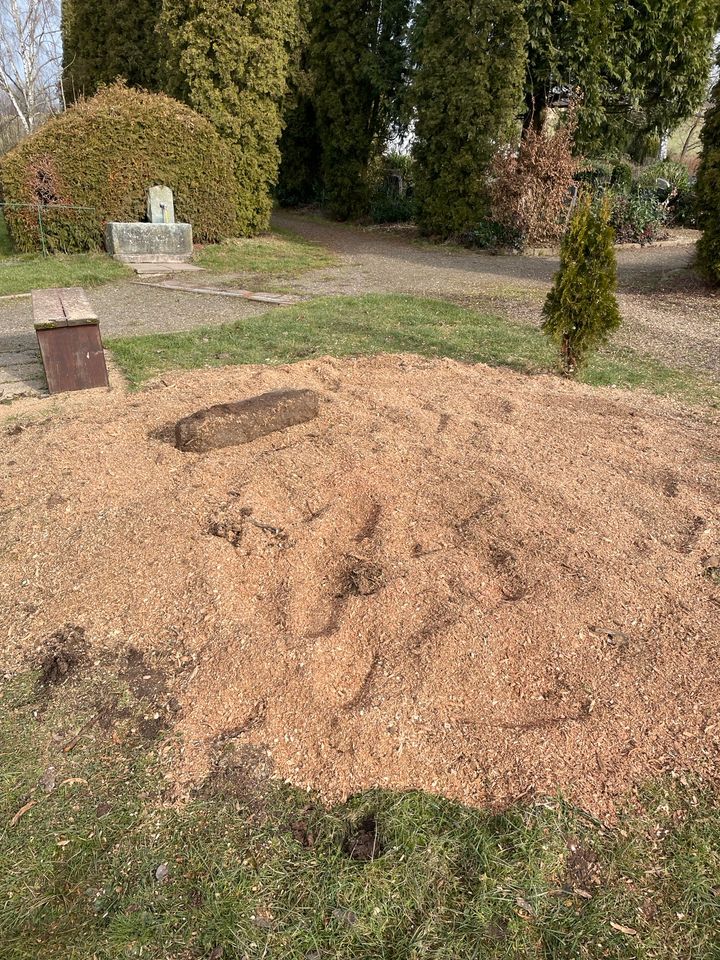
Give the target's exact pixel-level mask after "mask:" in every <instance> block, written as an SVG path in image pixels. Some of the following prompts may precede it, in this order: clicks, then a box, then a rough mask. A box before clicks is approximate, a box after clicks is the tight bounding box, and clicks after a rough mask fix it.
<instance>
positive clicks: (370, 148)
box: [309, 0, 412, 219]
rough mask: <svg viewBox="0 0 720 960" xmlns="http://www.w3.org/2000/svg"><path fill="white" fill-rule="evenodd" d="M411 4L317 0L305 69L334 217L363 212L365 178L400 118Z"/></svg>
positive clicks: (365, 205)
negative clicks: (310, 82) (309, 75)
mask: <svg viewBox="0 0 720 960" xmlns="http://www.w3.org/2000/svg"><path fill="white" fill-rule="evenodd" d="M411 6H412V3H411V0H314V2H313V4H312V24H311V32H310V51H309V64H310V69H311V72H312V77H313V90H314V92H313V104H314V108H315V114H316V117H317V123H318V131H319V134H320V141H321V143H322V149H323V174H324V184H325V193H326V196H327V199H328V202H329V205H330V209H331V211H332V212H333V213H334V215H335V216H337V217H338V218H339V219H347V218H348V217H355V216H361V215H362V214H364V213H366V212H367V208H368V203H369V200H368V185H367V173H368V166H369V163H370V160H371V158H372V156H373V153H374V152H379V151H380V150H382V148H383V146H384V145H385V143H386V141H387V138H388V132H389V130H390V128H391V126H392V124H393V121H395V120H396V119H397V114H398V98H399V96H400V94H401V92H402V89H403V85H404V83H405V82H406V79H407V67H408V49H407V31H408V23H409V18H410V9H411Z"/></svg>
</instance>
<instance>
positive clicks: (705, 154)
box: [696, 80, 720, 283]
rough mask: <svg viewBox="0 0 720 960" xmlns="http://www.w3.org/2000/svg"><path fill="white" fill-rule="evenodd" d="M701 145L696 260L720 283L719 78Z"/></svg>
mask: <svg viewBox="0 0 720 960" xmlns="http://www.w3.org/2000/svg"><path fill="white" fill-rule="evenodd" d="M702 144H703V149H702V158H701V161H700V169H699V170H698V177H697V207H696V209H697V219H698V226H699V227H700V229H701V230H702V231H703V235H702V237H701V238H700V242H699V243H698V261H699V266H700V270H701V272H702V273H703V274H704V276H705V277H707V279H708V280H710V281H712V282H714V283H720V80H718V82H717V83H716V84H715V88H714V90H713V93H712V101H711V105H710V109H709V110H708V112H707V114H706V116H705V126H704V127H703V132H702Z"/></svg>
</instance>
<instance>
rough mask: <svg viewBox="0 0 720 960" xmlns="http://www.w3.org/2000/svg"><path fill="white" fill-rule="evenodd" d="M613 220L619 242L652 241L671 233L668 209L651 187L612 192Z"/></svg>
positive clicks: (641, 242)
mask: <svg viewBox="0 0 720 960" xmlns="http://www.w3.org/2000/svg"><path fill="white" fill-rule="evenodd" d="M610 202H611V224H612V227H613V229H614V230H615V233H616V235H617V242H618V243H640V244H646V243H652V242H653V241H655V240H661V239H662V238H663V237H665V236H667V229H666V225H667V220H668V209H667V207H666V206H665V204H663V203H661V202H660V200H658V198H657V196H656V195H655V194H654V193H653V192H650V191H634V192H633V193H631V194H626V193H612V194H611V201H610Z"/></svg>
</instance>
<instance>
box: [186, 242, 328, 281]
mask: <svg viewBox="0 0 720 960" xmlns="http://www.w3.org/2000/svg"><path fill="white" fill-rule="evenodd" d="M193 261H194V262H195V263H196V264H197V265H198V266H199V267H204V268H205V269H206V270H210V271H212V272H214V273H239V274H242V277H243V279H245V278H247V277H253V278H257V279H258V280H262V279H263V278H267V279H269V280H278V279H280V280H282V279H283V278H287V277H297V276H300V274H302V273H306V272H307V271H308V270H317V269H319V268H321V267H331V266H333V265H334V264H335V263H336V262H337V260H336V258H335V257H333V255H332V254H331V253H329V252H328V251H327V250H325V249H324V248H323V247H321V246H320V245H319V244H317V243H311V242H310V241H309V240H304V239H303V238H302V237H298V236H296V235H295V234H293V233H291V232H289V231H285V230H282V231H275V232H274V233H272V234H270V235H268V236H261V237H253V238H252V239H241V238H238V239H233V240H225V241H223V242H222V243H218V244H214V245H212V246H206V247H200V248H199V249H198V250H197V251H196V253H195V256H194V257H193Z"/></svg>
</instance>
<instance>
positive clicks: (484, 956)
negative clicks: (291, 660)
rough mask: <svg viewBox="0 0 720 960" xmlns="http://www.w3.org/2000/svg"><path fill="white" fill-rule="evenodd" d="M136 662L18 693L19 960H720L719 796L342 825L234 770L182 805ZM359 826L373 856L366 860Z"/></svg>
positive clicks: (370, 803)
mask: <svg viewBox="0 0 720 960" xmlns="http://www.w3.org/2000/svg"><path fill="white" fill-rule="evenodd" d="M118 666H119V665H118V664H115V665H114V666H113V665H112V664H110V663H107V664H103V665H102V668H101V671H102V672H101V673H100V670H98V668H97V667H95V668H93V669H94V670H95V671H96V672H95V674H94V675H93V674H88V675H86V676H84V677H82V678H80V679H79V680H78V679H76V680H71V681H70V682H69V683H67V684H66V685H65V686H63V687H62V688H50V689H44V688H41V687H40V685H39V681H38V677H37V676H36V675H34V674H25V675H21V676H20V677H18V678H15V679H14V680H11V681H8V680H6V681H5V682H4V687H3V691H2V711H0V787H1V790H0V822H1V824H2V826H0V836H1V837H2V844H1V845H0V866H1V867H2V869H1V870H0V903H1V904H2V909H0V943H2V950H1V951H0V952H1V953H2V956H3V958H4V960H90V958H97V960H119V958H128V957H138V958H139V957H142V958H144V960H171V958H172V960H210V958H212V960H219V958H221V957H222V958H223V960H265V958H277V960H311V958H313V960H316V958H323V960H325V958H326V960H336V958H337V960H421V958H427V960H491V958H495V960H520V958H522V960H535V958H536V960H549V958H553V960H577V958H586V960H595V958H597V960H600V958H614V960H651V958H652V960H693V958H697V960H712V958H714V957H717V956H718V952H717V951H718V939H717V932H718V915H719V913H720V811H719V810H718V807H717V805H716V802H715V801H716V798H715V797H714V796H713V795H712V794H711V793H710V792H709V791H708V790H707V789H703V788H702V787H700V786H699V785H693V784H691V783H680V782H677V781H675V782H668V783H666V784H664V785H656V786H655V787H654V788H652V789H649V790H648V791H647V792H646V793H645V794H644V795H643V796H642V797H641V798H639V802H638V803H637V804H636V805H635V807H634V808H633V810H632V811H628V812H627V813H626V814H624V815H622V816H621V818H620V822H619V823H618V824H617V825H616V826H614V827H611V828H608V827H603V826H602V825H601V824H599V823H597V822H596V821H594V820H593V819H592V818H591V817H588V816H587V815H585V814H583V813H582V812H581V811H579V810H575V809H572V808H570V807H567V806H566V805H564V804H563V803H562V802H561V801H560V800H555V801H547V802H540V803H537V804H530V805H518V806H516V807H514V808H512V809H510V810H508V811H506V812H505V813H503V814H500V815H497V814H496V815H492V814H489V813H483V812H479V811H474V810H469V809H466V808H463V807H461V806H458V805H456V804H453V803H450V802H447V801H445V800H442V799H438V798H434V797H431V796H428V795H424V794H420V793H406V794H390V793H383V792H380V791H377V792H372V793H369V794H366V795H364V796H359V797H357V798H355V799H353V800H352V801H351V802H349V803H348V804H347V805H345V806H342V807H339V808H336V809H333V810H326V809H324V808H323V807H322V806H321V805H320V804H319V803H318V802H317V801H316V800H315V798H314V797H313V796H311V795H308V794H305V793H302V794H299V793H298V792H296V791H294V790H292V789H291V788H289V787H285V786H282V785H280V784H275V783H273V782H272V781H267V780H264V781H263V780H254V781H253V780H252V777H249V776H248V775H247V774H245V775H241V774H240V773H239V772H238V770H237V769H236V768H233V766H232V764H230V763H229V762H228V763H227V764H226V766H225V768H224V772H223V773H222V774H218V775H216V776H215V777H214V778H212V779H211V780H209V781H208V782H207V783H206V784H205V785H204V786H203V787H202V788H201V789H200V790H199V792H198V794H197V796H196V797H195V798H194V799H192V800H191V801H190V803H189V804H187V805H173V804H170V803H168V802H167V797H166V795H165V792H164V791H165V790H166V789H167V781H166V780H164V779H163V776H162V773H163V769H162V763H161V760H160V757H161V756H162V755H166V751H167V748H168V744H172V741H169V742H167V743H166V742H163V739H162V738H163V733H162V731H158V730H157V725H155V726H154V727H153V725H152V723H148V716H149V715H152V710H153V706H152V703H151V702H149V701H147V700H143V699H140V698H139V695H138V696H136V695H135V694H133V693H131V692H130V690H129V689H128V688H127V687H125V686H123V684H122V682H121V681H119V680H118V679H117V676H118V672H119V669H118ZM136 693H137V691H136ZM98 711H100V713H101V715H102V719H101V720H97V719H96V720H94V718H97V716H98ZM78 733H80V735H79V736H78ZM170 749H172V746H171V747H170ZM359 829H361V830H363V831H366V832H369V835H370V837H371V843H370V850H371V849H372V848H374V851H375V857H374V858H372V859H366V860H364V861H363V860H358V859H354V858H353V856H350V855H349V854H350V853H351V852H353V851H356V850H357V838H358V830H359ZM370 850H369V851H368V852H370Z"/></svg>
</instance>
